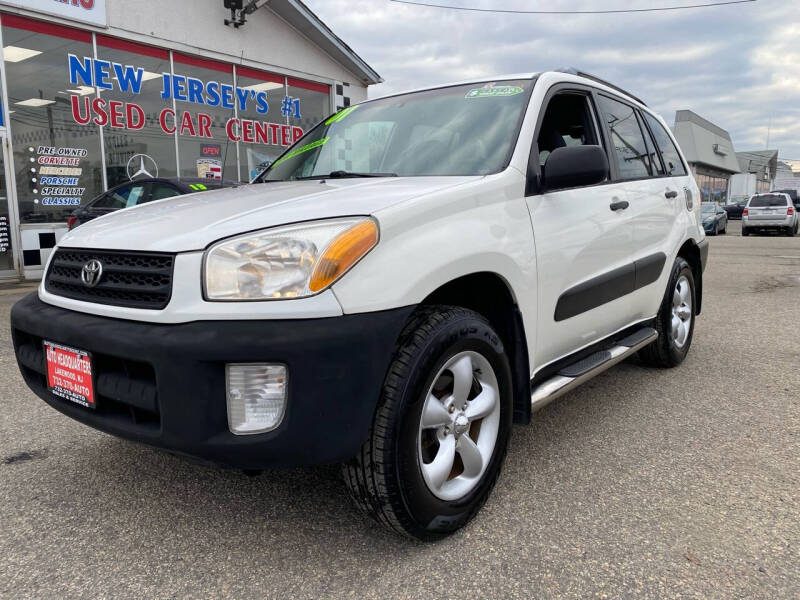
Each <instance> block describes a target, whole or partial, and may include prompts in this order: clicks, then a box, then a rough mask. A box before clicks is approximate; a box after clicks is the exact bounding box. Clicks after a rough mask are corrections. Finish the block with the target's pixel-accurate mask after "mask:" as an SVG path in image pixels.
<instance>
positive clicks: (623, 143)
mask: <svg viewBox="0 0 800 600" xmlns="http://www.w3.org/2000/svg"><path fill="white" fill-rule="evenodd" d="M599 101H600V110H601V112H602V113H603V119H605V122H606V124H607V125H608V130H609V132H610V133H611V145H612V146H613V147H614V153H615V154H616V155H617V163H618V165H619V176H620V178H621V179H639V178H640V177H649V176H650V174H651V171H650V160H649V157H648V155H647V148H646V147H645V144H644V137H643V136H642V130H641V128H640V127H639V122H638V121H637V120H636V112H635V111H634V109H633V107H631V106H628V105H627V104H623V103H622V102H617V101H616V100H612V99H611V98H607V97H606V96H599Z"/></svg>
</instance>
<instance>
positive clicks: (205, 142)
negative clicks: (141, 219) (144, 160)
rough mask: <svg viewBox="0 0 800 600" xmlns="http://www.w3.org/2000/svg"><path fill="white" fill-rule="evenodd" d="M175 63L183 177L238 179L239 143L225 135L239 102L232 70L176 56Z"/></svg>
mask: <svg viewBox="0 0 800 600" xmlns="http://www.w3.org/2000/svg"><path fill="white" fill-rule="evenodd" d="M173 62H174V68H175V73H174V74H173V75H172V80H171V82H170V83H171V86H170V88H171V91H172V96H173V97H175V100H176V105H177V114H176V115H175V123H174V125H173V127H175V128H177V130H178V154H179V157H180V162H181V169H180V175H181V177H201V178H204V179H212V180H213V179H223V178H224V179H232V180H236V179H238V174H237V173H238V165H237V159H236V142H234V141H231V140H230V139H229V137H228V134H227V132H226V125H227V123H228V121H229V120H230V119H233V118H234V117H235V110H234V103H235V102H237V98H236V90H235V88H234V86H233V66H232V65H228V64H224V63H218V62H214V61H210V60H205V59H202V58H196V57H194V56H186V55H183V54H178V53H177V52H176V53H174V54H173Z"/></svg>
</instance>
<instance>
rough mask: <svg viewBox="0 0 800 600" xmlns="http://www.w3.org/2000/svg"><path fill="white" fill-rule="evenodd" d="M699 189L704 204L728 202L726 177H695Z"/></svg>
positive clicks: (701, 175)
mask: <svg viewBox="0 0 800 600" xmlns="http://www.w3.org/2000/svg"><path fill="white" fill-rule="evenodd" d="M695 180H696V181H697V187H699V188H700V197H701V199H702V201H703V202H719V203H720V204H725V203H726V202H727V200H728V180H727V179H726V178H724V177H714V176H712V175H706V174H698V175H697V176H696V177H695Z"/></svg>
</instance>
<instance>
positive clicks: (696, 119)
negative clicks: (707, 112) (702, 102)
mask: <svg viewBox="0 0 800 600" xmlns="http://www.w3.org/2000/svg"><path fill="white" fill-rule="evenodd" d="M678 122H690V123H694V124H695V125H699V126H700V127H702V128H703V129H706V130H708V131H712V132H714V133H716V134H717V135H719V136H720V137H724V138H725V139H727V140H728V141H731V134H729V133H728V132H727V131H726V130H724V129H723V128H722V127H720V126H719V125H714V123H712V122H711V121H709V120H708V119H704V118H703V117H701V116H700V115H698V114H697V113H696V112H693V111H691V110H678V111H675V123H676V124H677V123H678Z"/></svg>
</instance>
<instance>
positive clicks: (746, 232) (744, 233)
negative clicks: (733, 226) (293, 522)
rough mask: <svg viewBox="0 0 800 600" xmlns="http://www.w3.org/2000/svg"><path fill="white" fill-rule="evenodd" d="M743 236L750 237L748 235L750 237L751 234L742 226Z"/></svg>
mask: <svg viewBox="0 0 800 600" xmlns="http://www.w3.org/2000/svg"><path fill="white" fill-rule="evenodd" d="M742 235H743V236H748V235H750V232H749V231H747V227H744V226H742Z"/></svg>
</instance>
